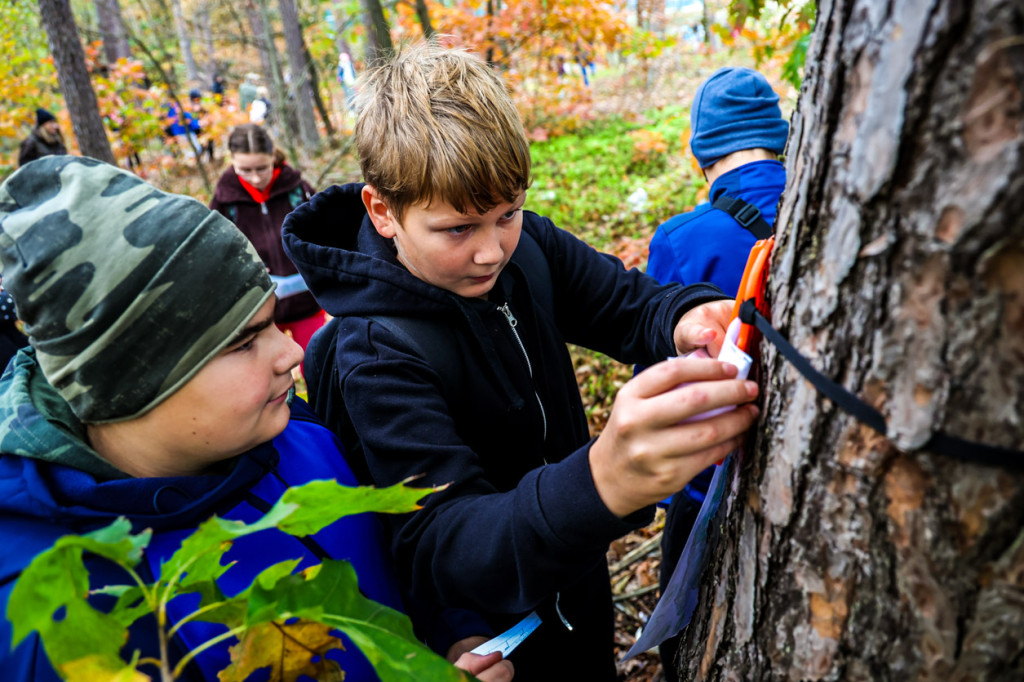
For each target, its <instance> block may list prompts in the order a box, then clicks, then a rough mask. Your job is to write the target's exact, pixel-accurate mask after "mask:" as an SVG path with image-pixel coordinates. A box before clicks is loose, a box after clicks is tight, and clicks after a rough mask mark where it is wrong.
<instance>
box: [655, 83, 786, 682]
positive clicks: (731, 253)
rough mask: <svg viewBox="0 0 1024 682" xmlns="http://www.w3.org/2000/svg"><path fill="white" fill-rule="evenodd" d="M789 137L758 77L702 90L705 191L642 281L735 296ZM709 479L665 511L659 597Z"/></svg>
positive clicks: (670, 650)
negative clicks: (701, 285) (711, 288)
mask: <svg viewBox="0 0 1024 682" xmlns="http://www.w3.org/2000/svg"><path fill="white" fill-rule="evenodd" d="M788 135H789V124H788V123H787V122H786V120H785V119H783V118H782V112H781V110H780V109H779V96H778V95H777V94H775V91H774V90H772V87H771V85H769V84H768V81H767V80H766V79H765V77H764V76H762V75H761V74H760V73H758V72H756V71H753V70H751V69H747V68H741V67H725V68H722V69H719V70H717V71H715V72H714V73H713V74H712V75H711V76H710V77H709V78H708V79H707V80H705V81H704V82H703V83H701V85H700V86H699V87H698V88H697V92H696V94H695V96H694V98H693V105H692V107H691V109H690V151H691V152H693V155H694V157H696V159H697V162H698V163H699V164H700V167H701V168H702V169H703V172H704V176H705V178H706V179H707V181H708V182H709V183H711V190H710V192H709V195H708V201H707V202H705V203H703V204H701V205H699V206H697V207H696V208H695V209H694V210H692V211H690V212H688V213H681V214H679V215H676V216H673V217H672V218H670V219H669V220H667V221H665V222H664V223H663V224H662V225H660V226H659V227H658V230H657V231H656V232H655V234H654V238H653V239H652V240H651V248H650V257H649V259H648V263H647V274H649V275H651V276H653V277H654V278H655V279H657V280H658V281H660V282H662V283H668V282H679V283H680V284H695V283H697V282H709V283H711V284H714V285H715V286H717V287H718V288H720V289H721V290H722V291H724V292H725V293H726V294H727V295H729V296H735V295H736V292H737V290H738V289H739V285H740V278H741V277H742V276H743V269H744V267H745V266H746V263H747V256H748V254H749V253H750V249H751V247H752V246H753V245H754V242H755V241H756V240H757V239H758V237H757V236H755V233H754V231H752V230H751V229H750V227H745V226H744V225H742V224H741V222H740V220H742V221H744V222H749V223H750V225H751V227H754V228H755V229H757V228H760V229H761V230H762V231H763V230H767V231H771V229H772V226H773V225H774V223H775V215H776V210H777V205H778V203H779V198H780V197H781V195H782V190H783V188H785V186H786V170H785V168H784V167H783V166H782V164H781V163H780V162H779V155H780V154H781V153H782V152H783V150H784V149H785V147H786V138H787V136H788ZM734 214H735V215H734ZM737 216H738V217H737ZM761 234H762V235H763V234H764V233H763V232H761ZM713 473H714V470H713V468H709V469H707V470H705V471H703V472H701V474H700V475H698V476H697V477H695V478H694V479H693V481H691V482H690V484H689V485H687V486H686V488H684V489H683V490H682V491H681V492H678V493H676V494H675V495H673V496H672V499H671V502H670V503H669V505H668V512H667V515H666V520H665V532H664V534H663V536H662V537H663V538H664V539H663V541H662V559H661V584H662V590H664V588H665V585H666V584H667V583H668V580H669V578H671V577H672V572H673V571H674V570H675V567H676V564H677V563H678V561H679V557H680V555H681V553H682V550H683V547H684V546H685V545H686V540H687V537H688V536H689V534H690V529H691V528H692V527H693V524H694V521H696V519H697V513H698V512H699V511H700V507H701V504H702V503H703V501H704V496H705V494H706V493H707V490H708V486H709V484H710V483H711V476H712V475H713ZM677 645H678V636H677V637H674V638H672V639H669V640H668V641H666V642H665V643H664V644H662V646H661V651H662V663H663V669H664V672H665V677H666V680H668V682H675V680H676V679H677V673H676V670H675V652H676V648H677Z"/></svg>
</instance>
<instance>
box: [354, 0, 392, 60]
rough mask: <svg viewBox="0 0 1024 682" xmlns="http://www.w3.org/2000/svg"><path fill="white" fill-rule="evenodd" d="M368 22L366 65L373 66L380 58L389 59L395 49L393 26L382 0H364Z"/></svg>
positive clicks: (364, 9) (365, 18)
mask: <svg viewBox="0 0 1024 682" xmlns="http://www.w3.org/2000/svg"><path fill="white" fill-rule="evenodd" d="M362 3H363V12H364V21H365V22H366V65H367V66H368V67H369V66H372V65H373V63H374V62H376V61H377V60H378V59H387V58H388V57H389V56H390V55H391V53H392V52H393V51H394V45H392V43H391V26H390V24H388V20H387V18H386V17H385V16H384V8H383V7H382V6H381V4H380V0H362Z"/></svg>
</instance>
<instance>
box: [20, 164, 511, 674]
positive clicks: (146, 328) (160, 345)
mask: <svg viewBox="0 0 1024 682" xmlns="http://www.w3.org/2000/svg"><path fill="white" fill-rule="evenodd" d="M41 234H44V235H46V237H47V238H40V235H41ZM0 235H2V237H3V238H2V239H0V269H2V271H3V275H4V280H5V282H4V284H6V285H7V286H8V289H9V291H10V293H11V295H12V296H13V298H14V300H15V302H16V303H17V305H18V310H19V311H20V312H21V314H22V316H23V318H24V322H25V325H26V330H27V332H28V335H29V338H30V340H31V346H30V347H29V348H25V349H23V350H21V351H19V352H18V354H17V355H16V356H15V358H14V359H13V360H12V362H11V364H10V366H9V368H8V371H6V372H5V373H4V375H3V377H2V378H0V543H2V546H3V548H4V551H3V553H2V555H0V609H2V608H5V605H6V604H7V602H8V599H9V598H10V595H11V590H12V589H13V587H14V585H15V584H16V582H17V578H18V575H19V573H20V572H21V570H22V569H24V567H25V566H27V565H28V564H29V562H30V561H31V560H32V558H33V557H34V556H35V555H37V554H38V553H39V552H41V551H43V550H45V549H48V548H49V547H50V546H51V545H52V544H53V543H54V541H55V540H56V539H57V538H59V537H61V536H63V535H67V534H83V533H87V532H91V531H94V530H97V529H99V528H103V527H105V526H107V525H109V524H110V523H111V522H113V521H114V520H115V519H117V518H126V519H127V520H128V521H129V522H130V523H131V524H132V532H133V533H139V532H142V531H143V530H144V529H150V530H151V532H152V539H151V540H150V542H149V545H148V547H147V548H146V550H145V551H144V554H143V559H142V562H141V563H140V564H139V565H138V566H137V567H136V570H137V571H138V573H139V574H140V575H141V576H143V579H144V580H147V581H150V582H151V581H152V580H153V579H154V575H155V574H156V573H157V572H158V571H159V569H160V566H161V563H162V562H163V561H166V560H167V559H168V558H169V557H170V556H171V554H172V553H173V552H174V551H176V550H177V548H178V546H179V545H180V542H181V540H182V538H183V537H184V536H185V535H186V534H188V533H190V532H191V531H193V530H195V528H196V527H197V526H198V525H199V524H201V523H202V522H203V521H205V520H206V519H208V518H209V517H211V516H213V515H217V516H219V517H221V518H226V519H230V520H234V521H244V522H246V523H252V522H254V521H255V520H257V519H258V518H259V517H260V516H262V512H260V511H259V509H261V508H269V507H271V506H272V505H273V504H274V503H275V502H277V501H278V499H280V497H281V495H282V494H283V493H284V491H285V489H286V488H287V487H288V486H289V485H300V484H303V483H307V482H309V481H311V480H319V479H336V480H338V481H339V482H341V483H342V484H345V485H353V484H354V483H355V481H354V478H353V476H352V472H351V470H350V469H349V468H348V466H347V464H346V462H345V459H344V457H343V453H342V451H341V450H340V449H339V445H338V441H337V440H336V439H335V438H334V437H333V436H332V435H331V434H330V432H329V431H327V429H326V428H324V427H323V426H321V425H320V424H319V423H318V422H317V420H316V418H315V416H314V415H313V414H312V412H311V411H310V410H309V408H308V407H307V406H306V405H305V403H304V402H303V401H302V400H301V399H293V396H294V384H293V380H292V374H291V370H292V368H294V367H295V366H296V365H298V363H299V361H300V360H301V359H302V350H301V349H300V348H299V347H298V345H296V344H295V342H294V341H292V340H291V339H289V338H288V337H287V336H286V335H285V334H283V333H282V332H281V331H280V330H279V329H278V328H277V327H275V326H274V324H273V322H272V320H273V316H274V308H275V305H276V296H275V295H274V284H273V282H272V281H271V280H270V278H269V277H268V275H267V273H266V268H265V267H264V265H263V263H262V262H261V261H260V259H259V257H258V256H257V254H256V252H255V250H254V249H253V248H252V245H251V244H249V243H248V242H247V241H246V239H245V238H244V237H243V236H242V235H241V234H240V233H239V231H238V230H236V229H235V228H234V227H233V226H232V225H231V224H230V223H229V222H228V221H227V220H225V219H224V218H223V217H222V216H220V215H219V214H217V213H215V212H213V211H210V210H209V209H207V208H206V207H204V206H203V205H202V204H201V203H199V202H197V201H195V200H194V199H190V198H187V197H183V196H176V195H173V194H166V193H164V192H161V191H159V190H157V189H156V188H154V187H152V186H151V185H148V184H146V183H145V182H143V181H142V180H140V179H139V178H137V177H136V176H134V175H132V174H130V173H128V172H126V171H123V170H121V169H118V168H115V167H114V166H110V165H107V164H103V163H100V162H99V161H95V160H93V159H83V158H80V157H54V158H47V159H43V160H41V161H36V162H34V163H32V164H29V165H28V166H26V167H25V168H23V169H21V170H19V171H18V172H16V173H14V174H13V175H11V177H9V178H8V179H7V180H6V181H5V182H4V183H3V185H2V186H0ZM54 279H57V280H58V281H59V282H60V283H61V286H46V283H47V281H51V282H52V281H53V280H54ZM81 310H89V311H90V314H89V315H88V316H83V315H82V314H79V312H76V311H81ZM380 531H381V529H380V527H379V525H378V522H377V520H376V519H375V518H374V517H373V516H371V515H368V514H362V515H358V516H350V517H346V518H343V519H340V520H339V521H338V522H336V523H334V524H331V525H330V526H327V527H326V528H324V529H323V530H321V531H320V532H318V533H316V534H314V535H312V536H308V537H305V538H296V537H293V536H291V535H288V534H285V533H282V532H279V531H277V530H276V529H268V530H267V531H263V532H261V533H259V534H257V535H254V536H251V537H246V538H240V539H239V540H238V541H236V542H234V543H233V544H232V547H231V549H230V550H229V551H228V553H227V555H226V557H225V565H226V566H227V565H230V568H229V569H228V570H227V571H226V572H225V573H224V574H223V575H219V576H218V577H217V578H216V579H217V582H218V585H219V586H220V587H221V589H222V590H223V591H224V592H225V593H227V594H235V593H236V592H238V591H240V590H241V589H243V588H244V587H246V586H247V585H248V584H249V582H250V581H251V580H252V578H253V577H254V576H255V575H256V574H258V573H259V572H260V571H262V570H263V569H265V568H267V567H268V566H270V565H272V564H274V563H277V562H280V561H283V560H285V559H297V560H299V561H301V566H302V567H303V568H308V567H310V566H312V565H315V564H318V563H320V560H321V558H322V557H324V556H326V557H329V558H333V559H337V560H347V561H349V562H351V563H352V564H353V565H354V567H355V569H356V572H357V575H358V578H359V587H360V590H361V591H362V592H363V593H364V594H365V595H366V596H367V597H369V598H370V599H374V600H376V601H378V602H380V603H383V604H386V605H388V606H391V607H393V608H396V609H400V610H401V609H402V608H403V606H405V605H407V604H408V602H407V601H406V600H405V596H404V595H402V594H400V592H399V589H398V587H397V583H396V581H395V578H394V572H393V568H392V565H391V561H390V559H389V557H388V555H387V546H386V544H385V543H384V542H383V538H382V536H381V532H380ZM87 565H88V568H89V571H90V575H89V578H90V580H91V585H92V587H93V588H94V589H97V588H100V587H102V586H104V585H108V584H115V583H121V582H124V581H125V580H126V579H127V576H126V574H125V573H124V572H123V570H122V569H121V568H120V567H118V566H116V565H115V564H113V563H111V562H106V561H102V560H99V559H97V560H95V561H93V560H92V559H89V560H88V564H87ZM189 597H190V595H183V596H182V597H181V598H178V599H174V600H172V601H170V602H169V603H168V604H167V614H168V619H169V623H168V624H169V625H176V626H180V627H176V628H175V631H174V633H173V635H172V636H171V637H170V638H169V640H167V641H160V640H159V639H158V636H157V627H156V621H155V619H154V617H153V616H152V615H150V616H144V617H142V618H140V619H139V620H138V621H136V622H135V623H134V624H133V625H132V627H131V628H130V630H129V639H128V642H127V643H126V644H125V652H126V654H127V655H128V656H130V655H131V652H133V651H138V652H141V657H142V658H143V659H147V658H148V659H149V660H150V661H152V660H153V659H154V658H155V659H157V660H159V658H160V654H161V652H162V651H165V650H166V652H167V654H168V656H169V659H170V661H171V665H174V664H175V663H176V662H177V661H178V660H180V658H181V657H182V656H183V655H184V654H185V653H186V652H189V651H194V650H195V649H197V648H198V647H199V645H200V644H201V643H204V642H207V641H209V640H210V639H211V638H212V637H214V636H218V635H220V634H223V633H224V632H226V629H227V628H226V627H225V626H222V625H216V624H213V623H205V622H200V621H192V622H187V623H186V622H183V621H184V620H185V616H186V615H194V614H191V613H190V612H191V611H192V609H194V607H195V602H194V601H190V599H189ZM103 599H104V597H102V596H95V595H94V596H93V598H92V600H93V604H94V606H95V607H96V608H101V609H102V608H103V604H104V601H103ZM106 603H107V604H108V605H109V604H110V602H109V601H107V602H106ZM473 615H474V616H475V614H473ZM433 628H434V630H433V631H423V630H421V631H420V632H419V633H418V634H419V636H420V637H423V638H425V639H430V640H432V642H433V646H434V648H435V650H437V651H439V652H441V653H445V652H449V655H450V656H451V658H450V659H449V660H455V662H456V664H457V665H459V666H460V667H462V668H464V669H467V670H472V671H473V672H475V673H476V674H477V675H478V676H479V678H480V679H481V680H487V681H488V682H507V681H508V680H510V679H511V677H512V672H513V671H512V668H511V664H510V663H508V662H507V661H501V660H500V656H499V655H498V654H492V655H490V656H487V657H484V656H478V655H474V654H460V655H458V656H456V655H455V653H451V652H461V651H462V650H463V649H464V648H465V646H466V644H465V642H466V641H468V642H471V643H472V642H476V641H477V640H479V639H480V635H481V634H483V635H485V636H486V635H488V634H491V632H490V631H489V629H487V628H486V624H485V623H483V621H482V620H480V619H479V617H476V618H475V619H471V618H466V617H465V612H460V613H451V612H448V613H446V614H441V615H439V616H438V620H437V621H436V622H435V623H434V625H433ZM11 637H12V630H11V624H10V622H9V621H8V620H7V619H6V618H0V670H2V671H3V680H4V682H57V680H59V679H60V678H59V677H58V676H57V673H56V672H55V671H54V670H53V668H52V666H51V665H50V663H49V660H48V659H47V656H46V654H45V652H44V650H43V647H42V646H41V645H40V642H39V638H38V635H36V634H31V635H29V636H28V637H27V638H26V639H25V640H24V641H23V642H21V643H20V644H19V645H18V646H17V647H16V648H15V649H14V650H12V649H11V647H10V643H11ZM343 641H345V649H344V650H343V651H341V650H339V651H332V652H331V653H328V654H326V656H327V657H329V658H332V659H334V660H336V661H338V662H339V664H340V665H341V667H342V669H343V670H344V671H345V673H346V674H345V680H347V681H349V682H375V681H376V680H377V679H378V678H377V675H376V673H375V672H374V671H373V669H372V667H371V666H370V663H369V661H368V660H367V658H366V657H365V656H364V655H363V654H362V653H361V652H360V651H359V650H358V649H357V648H356V647H355V646H354V645H353V644H352V643H351V642H350V641H348V640H347V638H345V639H344V640H343ZM232 643H233V640H232V639H225V640H223V641H221V642H219V643H217V644H216V645H215V646H212V647H210V648H208V649H205V650H204V651H203V652H202V653H201V654H200V655H199V656H197V657H196V658H195V660H194V661H192V662H191V663H190V664H189V665H188V666H186V668H185V670H184V673H183V674H182V675H181V676H180V677H178V678H177V679H178V680H180V681H181V682H214V681H215V680H217V679H218V671H221V670H223V669H224V668H225V667H226V666H227V665H228V663H229V661H230V655H229V647H230V645H231V644H232ZM142 669H143V671H144V672H148V673H150V674H152V675H154V676H158V672H157V670H156V669H155V667H154V666H152V664H143V666H142Z"/></svg>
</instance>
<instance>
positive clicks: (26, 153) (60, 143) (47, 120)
mask: <svg viewBox="0 0 1024 682" xmlns="http://www.w3.org/2000/svg"><path fill="white" fill-rule="evenodd" d="M67 153H68V150H67V147H65V146H64V136H63V135H61V133H60V124H59V123H57V119H56V117H55V116H54V115H53V114H51V113H50V112H49V111H47V110H46V109H36V127H35V128H34V129H33V130H32V132H31V133H29V134H28V137H26V138H25V139H24V140H22V142H21V147H20V148H19V149H18V166H24V165H25V164H26V163H28V162H29V161H35V160H36V159H41V158H42V157H44V156H50V155H54V154H67Z"/></svg>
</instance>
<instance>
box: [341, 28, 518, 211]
mask: <svg viewBox="0 0 1024 682" xmlns="http://www.w3.org/2000/svg"><path fill="white" fill-rule="evenodd" d="M358 92H359V94H358V95H357V100H356V111H357V112H358V118H357V119H356V126H355V138H356V147H357V149H358V152H359V165H360V167H361V168H362V171H363V179H364V180H365V181H366V182H367V183H368V184H370V185H372V186H373V187H374V189H376V191H377V194H378V196H379V197H380V198H381V200H382V201H383V202H384V204H385V205H386V206H387V207H388V209H390V210H391V212H392V214H394V215H395V217H396V218H397V219H398V220H399V221H400V220H401V219H402V217H403V216H404V213H405V210H406V209H407V208H408V207H409V206H412V205H415V204H425V205H429V204H430V203H431V202H433V201H434V200H435V199H437V200H440V201H444V202H447V203H449V204H451V206H452V207H453V208H454V209H455V210H456V211H458V212H460V213H468V212H469V209H470V208H473V209H476V211H477V212H478V213H485V212H487V211H489V210H491V209H492V208H494V207H495V206H496V205H498V204H499V203H502V202H512V201H515V200H516V199H517V198H518V196H519V194H520V193H521V192H523V191H524V190H526V189H527V188H528V187H529V186H530V182H531V177H530V147H529V143H528V142H527V141H526V135H525V133H524V131H523V124H522V121H521V120H520V118H519V112H517V111H516V108H515V105H514V104H513V103H512V99H511V98H510V97H509V93H508V89H507V88H506V86H505V83H504V81H503V80H502V78H501V76H500V75H498V74H497V73H496V72H495V71H493V70H492V69H491V68H490V67H489V66H487V64H486V63H485V62H484V61H483V60H482V59H480V58H479V57H477V56H475V55H472V54H469V53H468V52H465V51H463V50H455V49H446V48H443V47H440V46H438V45H435V44H433V43H419V44H416V45H413V46H407V47H404V48H403V49H402V50H400V51H399V53H398V54H397V55H396V56H395V57H394V58H393V59H391V60H390V61H387V62H385V63H382V64H379V65H377V66H376V67H375V68H373V69H372V70H370V71H369V72H368V73H367V74H365V76H364V78H363V80H362V82H361V83H360V84H359V87H358Z"/></svg>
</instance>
